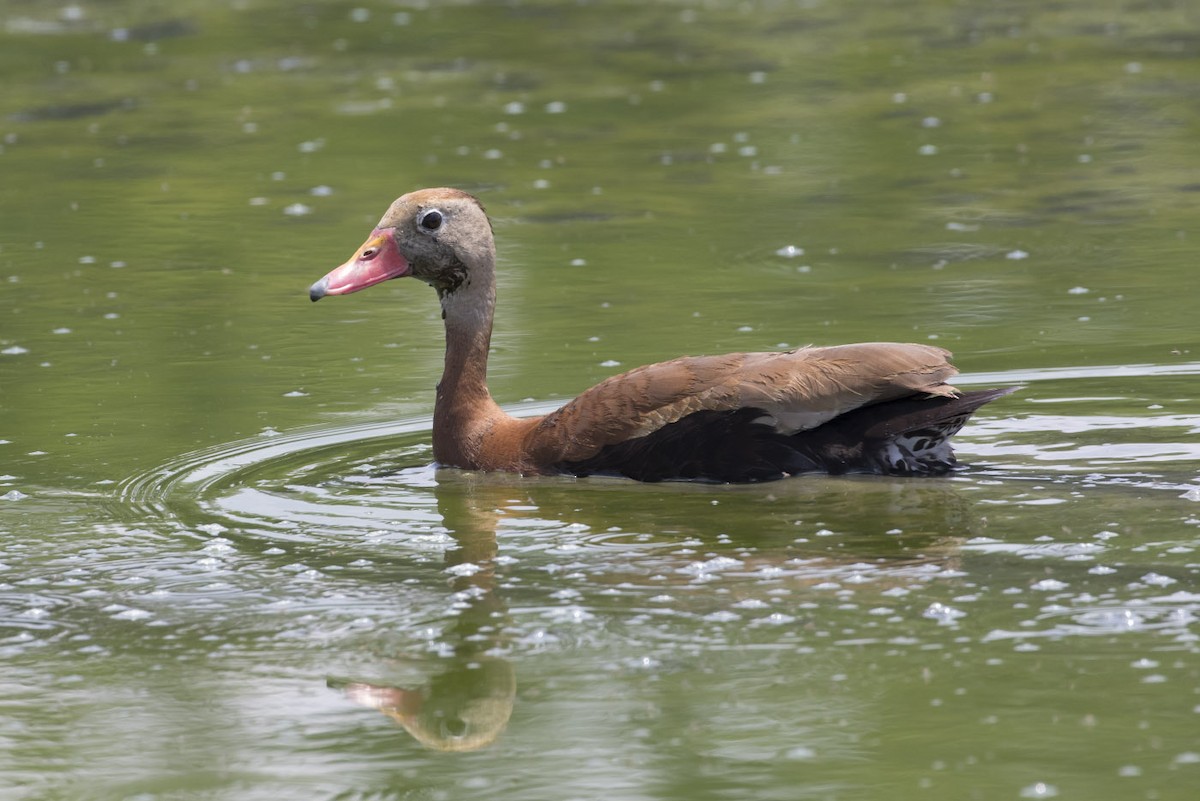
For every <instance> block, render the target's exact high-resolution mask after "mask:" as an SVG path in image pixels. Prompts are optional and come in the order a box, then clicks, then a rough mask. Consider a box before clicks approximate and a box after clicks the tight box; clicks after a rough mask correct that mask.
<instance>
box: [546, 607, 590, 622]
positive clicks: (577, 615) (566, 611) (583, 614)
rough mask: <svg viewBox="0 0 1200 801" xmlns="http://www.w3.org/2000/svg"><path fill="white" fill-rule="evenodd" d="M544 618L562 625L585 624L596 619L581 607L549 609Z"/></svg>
mask: <svg viewBox="0 0 1200 801" xmlns="http://www.w3.org/2000/svg"><path fill="white" fill-rule="evenodd" d="M542 617H545V618H549V619H551V620H556V621H559V622H562V623H583V622H586V621H588V620H591V619H592V618H594V617H595V615H593V614H592V613H591V612H589V611H587V610H586V609H584V608H583V607H580V606H563V607H555V608H552V609H548V610H547V611H545V612H543V613H542Z"/></svg>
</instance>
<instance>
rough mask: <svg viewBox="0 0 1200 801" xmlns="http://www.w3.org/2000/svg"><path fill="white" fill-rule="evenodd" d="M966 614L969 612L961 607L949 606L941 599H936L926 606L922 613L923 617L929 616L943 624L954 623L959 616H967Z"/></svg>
mask: <svg viewBox="0 0 1200 801" xmlns="http://www.w3.org/2000/svg"><path fill="white" fill-rule="evenodd" d="M966 615H967V613H966V612H964V611H962V610H961V609H955V608H954V607H952V606H947V605H946V604H943V603H941V602H940V601H934V602H933V603H931V604H930V605H929V606H928V607H926V608H925V611H924V612H922V613H921V617H924V618H928V619H929V620H936V621H937V622H938V623H941V624H943V625H945V624H949V623H953V622H954V621H955V620H958V619H959V618H962V617H966Z"/></svg>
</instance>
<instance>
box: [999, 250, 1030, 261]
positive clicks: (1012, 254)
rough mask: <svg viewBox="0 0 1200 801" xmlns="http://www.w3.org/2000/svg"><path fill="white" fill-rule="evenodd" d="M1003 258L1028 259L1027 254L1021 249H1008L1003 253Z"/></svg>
mask: <svg viewBox="0 0 1200 801" xmlns="http://www.w3.org/2000/svg"><path fill="white" fill-rule="evenodd" d="M1004 258H1006V259H1012V260H1013V261H1020V260H1021V259H1028V258H1029V254H1028V253H1026V252H1025V251H1023V250H1010V251H1009V252H1008V253H1006V254H1004Z"/></svg>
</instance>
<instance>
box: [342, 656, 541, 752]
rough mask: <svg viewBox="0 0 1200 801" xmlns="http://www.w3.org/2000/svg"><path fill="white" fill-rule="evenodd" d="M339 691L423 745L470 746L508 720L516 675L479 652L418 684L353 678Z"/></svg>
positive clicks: (489, 738)
mask: <svg viewBox="0 0 1200 801" xmlns="http://www.w3.org/2000/svg"><path fill="white" fill-rule="evenodd" d="M342 691H343V692H344V693H345V694H346V697H347V698H349V699H350V700H352V701H354V702H356V703H359V704H362V705H363V706H366V707H370V708H372V709H378V710H379V711H380V712H382V713H383V714H385V715H387V716H388V717H390V718H392V719H393V720H395V721H396V722H397V723H399V724H400V725H401V726H403V727H404V728H405V730H406V731H408V733H409V734H411V735H412V736H413V737H414V738H416V740H417V741H418V742H419V743H421V745H424V746H425V747H427V748H433V749H436V750H438V751H473V750H475V749H477V748H483V747H484V746H487V745H491V743H492V742H494V741H495V740H496V738H497V737H499V736H500V733H501V732H502V731H504V727H505V726H506V725H508V718H509V716H510V715H511V714H512V709H513V701H514V699H515V697H516V693H517V678H516V675H515V674H514V673H513V668H512V665H511V664H509V663H508V662H507V661H505V660H503V659H497V658H494V657H485V658H483V659H479V660H476V661H473V662H469V663H463V662H455V663H454V664H453V665H451V667H450V669H449V670H447V671H446V672H445V673H441V674H439V675H438V676H436V677H434V679H433V680H432V681H430V682H429V684H427V685H426V686H425V687H423V688H421V689H414V690H408V689H403V688H401V687H385V686H380V685H376V684H366V683H364V682H353V683H350V684H346V685H345V686H343V687H342Z"/></svg>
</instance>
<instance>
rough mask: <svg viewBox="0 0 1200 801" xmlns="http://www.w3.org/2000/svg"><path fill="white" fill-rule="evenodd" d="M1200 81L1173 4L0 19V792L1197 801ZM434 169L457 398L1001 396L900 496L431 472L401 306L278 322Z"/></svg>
mask: <svg viewBox="0 0 1200 801" xmlns="http://www.w3.org/2000/svg"><path fill="white" fill-rule="evenodd" d="M1198 56H1200V10H1198V9H1197V8H1196V7H1195V6H1194V4H1191V3H1188V2H1184V1H1183V0H1178V1H1177V2H1154V3H1131V2H1086V3H1085V2H1062V3H1056V4H1046V3H1041V2H1032V1H1031V2H1018V1H1016V0H1014V1H1012V2H977V1H969V2H939V1H937V0H912V2H857V1H854V2H832V0H829V1H827V2H820V1H819V0H806V1H802V2H742V3H726V2H695V3H692V2H677V3H640V4H626V3H600V2H596V3H551V2H526V3H455V4H442V3H385V2H377V3H370V4H356V3H343V2H307V3H298V4H292V3H282V2H268V1H266V0H263V1H261V2H253V1H252V0H241V1H237V2H223V3H199V2H171V3H155V2H90V3H88V2H81V3H66V4H57V3H54V4H51V3H42V2H32V1H29V2H17V1H14V0H10V1H9V2H0V660H3V663H4V664H5V666H6V667H5V669H4V670H3V675H2V676H0V791H2V792H3V794H4V795H5V797H6V798H7V797H13V798H17V799H59V798H64V799H65V798H70V799H92V798H95V799H109V798H113V799H118V798H119V799H139V800H140V799H177V798H187V799H192V798H196V799H209V798H212V799H255V798H264V799H267V798H270V799H277V798H327V799H384V798H386V799H391V798H396V799H401V798H404V799H416V798H420V799H442V798H447V799H449V798H453V799H459V798H483V797H487V798H493V799H494V798H513V799H539V798H545V799H575V798H579V799H583V798H620V799H643V798H645V799H660V798H661V799H669V798H680V799H683V798H687V799H704V798H739V799H741V798H762V799H768V798H779V799H796V798H821V799H827V798H837V799H842V798H947V799H950V798H953V799H962V798H980V799H992V798H997V799H1000V798H1015V797H1034V798H1044V797H1054V796H1058V797H1062V798H1087V799H1099V798H1113V799H1117V798H1120V799H1127V798H1145V799H1191V798H1193V797H1194V794H1195V788H1196V787H1200V672H1198V671H1200V659H1198V654H1197V651H1198V646H1197V642H1198V638H1200V630H1198V629H1200V624H1198V622H1197V617H1198V615H1200V595H1198V594H1197V576H1198V574H1200V561H1198V557H1197V556H1196V547H1197V546H1196V540H1197V535H1196V527H1197V526H1198V525H1200V515H1198V514H1197V513H1196V511H1195V509H1196V506H1195V500H1196V499H1197V498H1198V497H1200V488H1197V486H1196V478H1197V470H1198V469H1200V449H1198V448H1197V445H1196V441H1197V432H1198V431H1200V400H1198V398H1197V392H1196V381H1197V376H1198V375H1200V359H1197V355H1196V353H1194V352H1193V348H1194V346H1195V344H1196V342H1197V335H1196V331H1197V323H1196V310H1195V309H1196V279H1195V265H1196V258H1195V252H1196V249H1195V237H1196V236H1197V231H1196V220H1197V219H1198V216H1197V215H1198V212H1200V144H1198V143H1200V106H1197V103H1196V98H1197V97H1200V60H1198ZM428 185H453V186H458V187H461V188H464V189H467V190H470V191H473V192H475V193H477V194H478V195H479V196H480V197H481V198H482V199H483V201H484V203H485V204H486V206H487V208H488V210H489V212H490V213H491V215H492V217H493V220H494V223H495V227H496V231H497V239H498V244H499V247H500V251H501V273H502V274H501V277H500V293H501V296H500V307H499V316H498V320H497V332H496V337H495V339H494V353H493V357H492V367H491V381H490V383H491V386H492V390H493V393H494V394H495V395H496V396H497V398H498V399H499V400H500V401H501V402H503V403H506V404H513V403H517V402H520V401H525V400H532V401H537V402H538V403H537V404H536V405H535V406H533V407H523V408H535V409H539V410H540V409H543V408H546V407H549V406H553V405H554V403H555V402H557V401H558V400H561V399H564V398H568V397H571V396H573V395H574V394H575V393H576V392H578V391H579V390H581V389H583V388H585V387H587V386H589V385H590V384H591V383H593V382H595V381H597V380H599V379H601V378H603V377H605V376H607V375H610V374H612V373H613V372H616V371H617V370H619V369H623V368H628V367H632V366H635V365H638V364H642V363H645V362H649V361H655V360H660V359H665V358H669V357H672V356H675V355H678V354H680V353H718V352H723V351H729V350H758V349H774V348H777V347H780V346H782V345H783V344H784V343H786V344H788V345H792V346H794V345H798V344H804V343H808V342H812V343H817V344H832V343H837V342H845V341H856V340H878V339H896V340H909V341H919V342H934V343H936V344H939V345H943V346H945V347H948V348H950V349H952V350H954V351H955V352H956V353H957V359H956V361H957V363H958V364H959V365H960V366H961V367H962V369H963V370H964V372H965V373H966V374H967V375H966V376H965V377H964V384H1011V383H1022V384H1026V385H1027V388H1026V389H1025V390H1024V391H1023V392H1022V393H1021V394H1020V395H1018V396H1013V397H1011V398H1009V399H1006V400H1004V401H1001V402H999V403H997V404H995V405H994V406H993V407H989V408H988V409H987V410H985V412H984V413H983V414H982V415H981V417H980V419H979V420H978V422H977V423H976V424H974V425H973V426H972V427H971V428H970V429H968V431H966V432H965V435H964V437H963V445H962V452H963V454H964V456H965V457H966V458H967V459H968V460H969V461H971V462H972V463H974V464H975V465H976V467H975V468H974V469H973V470H971V471H968V472H965V473H963V474H961V475H960V476H958V477H955V478H953V479H949V480H945V481H931V482H924V483H922V482H911V481H880V480H863V479H841V480H824V479H812V480H805V481H794V482H785V483H781V484H776V485H771V486H767V487H755V488H722V487H692V486H678V485H675V486H659V487H641V486H636V485H632V484H628V483H624V482H609V481H567V480H560V479H536V480H520V479H514V478H509V477H502V476H471V475H465V474H459V473H453V472H449V473H447V472H437V473H435V472H434V471H432V470H430V469H428V468H426V467H425V464H426V462H427V460H428V458H429V456H428V450H427V444H428V433H427V426H428V420H427V415H428V413H429V411H430V409H431V405H432V387H433V384H434V383H435V382H436V380H437V377H438V374H439V373H440V369H441V348H442V338H441V327H440V320H439V319H438V311H437V305H436V302H435V299H434V297H433V295H432V293H431V292H429V291H428V289H427V288H425V287H423V286H421V285H419V284H415V283H409V282H403V281H398V282H394V283H391V284H387V285H385V286H382V287H378V288H376V289H374V290H372V291H370V292H366V293H363V294H360V295H355V296H353V297H351V298H336V299H331V300H329V301H327V302H324V303H321V304H319V305H316V306H313V305H312V304H310V303H309V302H308V300H307V296H306V290H307V287H308V285H309V284H310V283H311V282H312V281H313V280H315V279H316V278H318V277H320V276H321V275H323V274H324V273H325V272H326V271H327V270H328V269H329V268H330V267H332V266H333V265H335V264H337V263H340V262H341V261H342V260H344V259H345V258H346V257H347V256H348V255H349V254H350V252H351V250H352V249H353V248H354V247H355V246H356V245H358V244H359V242H361V241H362V239H363V237H364V236H365V235H366V234H367V233H368V232H369V231H370V228H371V226H372V225H373V223H374V222H375V220H377V219H378V217H379V215H380V214H381V213H382V212H383V210H384V208H385V207H386V205H387V203H389V202H390V201H391V200H392V199H393V198H394V197H395V196H397V195H399V194H401V193H403V192H405V191H408V190H410V189H414V188H418V187H421V186H428ZM789 248H790V249H789ZM396 420H399V421H401V422H399V423H393V422H391V421H396ZM463 565H466V567H463ZM480 676H482V678H480ZM365 684H374V685H377V686H379V687H384V686H386V687H403V688H409V689H411V688H416V687H423V688H425V689H424V690H423V691H422V692H424V696H423V698H424V699H425V701H424V703H425V706H424V711H425V714H426V715H427V717H428V718H429V720H434V721H435V723H437V724H438V725H442V724H445V723H446V720H448V719H449V718H450V717H453V715H451V713H450V712H448V711H447V709H449V706H439V705H438V704H439V703H443V704H447V705H450V706H452V705H453V704H460V705H469V703H470V699H473V698H476V697H477V696H478V695H479V694H480V693H482V695H483V696H486V697H489V698H491V699H492V700H493V702H494V703H493V704H492V707H488V708H489V709H492V710H493V713H494V714H495V716H497V717H498V718H502V720H500V721H499V728H500V729H502V732H499V731H498V732H494V733H495V734H496V735H497V738H496V739H495V740H494V742H491V743H490V744H488V745H486V747H482V748H480V749H479V750H476V751H473V752H470V753H459V754H440V753H437V752H436V750H435V749H434V748H430V747H429V746H430V743H429V742H427V741H423V740H421V738H420V737H419V736H416V735H414V734H410V733H409V730H408V729H405V728H404V727H402V726H400V725H397V723H396V722H395V721H393V720H392V719H389V718H388V717H385V716H384V715H380V714H379V713H377V712H373V711H371V710H369V709H365V708H363V706H362V705H361V704H356V703H355V700H356V696H355V694H354V690H353V687H354V686H356V685H365ZM348 688H349V689H348ZM379 692H381V693H383V696H380V697H388V698H390V697H392V696H387V694H386V692H385V691H382V690H380V691H379ZM439 699H440V700H439ZM357 700H358V701H360V702H361V701H362V700H363V698H362V697H358V698H357ZM506 710H507V711H506ZM459 711H461V708H460V709H459ZM477 711H478V709H477ZM509 713H510V714H511V717H507V715H508V714H509ZM480 714H483V713H480ZM439 716H440V717H439ZM505 723H506V724H507V725H506V726H505V725H504V724H505ZM458 725H461V724H458ZM480 725H481V727H483V726H482V724H480ZM410 726H411V721H410ZM434 728H437V726H434ZM443 728H445V727H443ZM453 728H454V727H453V726H451V727H450V729H453ZM458 733H459V734H461V731H460V732H458ZM442 734H443V735H447V734H449V735H454V732H453V731H449V730H445V731H442ZM423 743H424V744H423ZM443 744H444V743H443Z"/></svg>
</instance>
